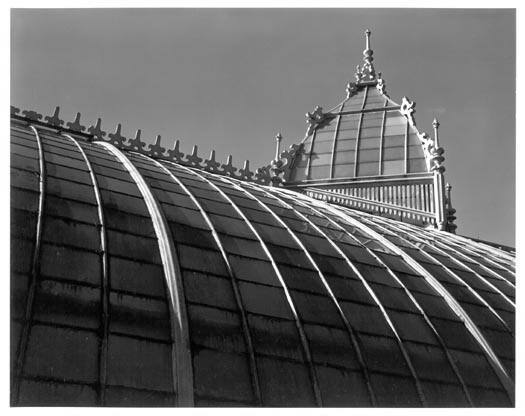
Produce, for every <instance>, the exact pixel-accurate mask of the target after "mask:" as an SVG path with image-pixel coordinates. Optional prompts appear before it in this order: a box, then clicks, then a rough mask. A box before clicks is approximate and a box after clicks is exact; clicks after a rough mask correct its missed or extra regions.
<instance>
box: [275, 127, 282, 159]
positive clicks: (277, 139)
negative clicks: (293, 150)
mask: <svg viewBox="0 0 525 416" xmlns="http://www.w3.org/2000/svg"><path fill="white" fill-rule="evenodd" d="M282 139H283V136H282V134H281V132H279V133H277V134H276V135H275V142H276V147H275V159H276V160H277V159H279V154H280V153H281V140H282Z"/></svg>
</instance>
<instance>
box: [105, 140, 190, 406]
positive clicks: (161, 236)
mask: <svg viewBox="0 0 525 416" xmlns="http://www.w3.org/2000/svg"><path fill="white" fill-rule="evenodd" d="M97 145H99V146H101V147H104V148H106V149H107V150H108V151H109V152H110V153H111V154H113V155H114V156H115V157H116V158H117V159H118V160H119V161H120V162H121V163H122V164H123V165H124V167H125V168H126V169H127V170H128V171H129V173H130V175H131V177H132V178H133V179H134V181H135V182H136V184H137V186H138V188H139V190H140V192H141V194H142V197H143V198H144V202H145V203H146V206H147V208H148V211H149V213H150V216H151V219H152V221H153V227H154V229H155V233H156V234H157V241H158V246H159V251H160V255H161V259H162V264H163V267H164V274H165V278H166V283H167V288H168V291H169V294H170V300H171V302H170V314H171V330H172V336H173V347H172V368H173V370H172V373H173V378H174V380H173V382H174V386H175V393H176V397H177V404H178V405H180V406H192V405H193V372H192V360H191V351H190V347H189V334H188V327H187V322H188V320H187V317H186V304H185V300H184V291H183V283H182V276H181V273H180V267H179V263H178V257H177V253H176V252H175V248H174V245H173V239H172V236H171V232H170V230H169V228H168V226H167V223H166V218H165V217H164V213H163V212H162V210H161V208H160V206H159V203H158V202H157V200H156V199H155V197H154V195H153V193H152V192H151V190H150V188H149V186H148V184H147V183H146V181H145V180H144V178H143V177H142V175H141V174H140V172H139V171H138V170H137V168H136V167H135V166H134V165H133V163H131V161H130V160H129V159H128V158H127V156H126V155H125V154H124V153H122V152H121V151H120V150H119V149H117V148H116V147H115V146H113V145H111V144H109V143H106V142H97Z"/></svg>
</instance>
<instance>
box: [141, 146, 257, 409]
mask: <svg viewBox="0 0 525 416" xmlns="http://www.w3.org/2000/svg"><path fill="white" fill-rule="evenodd" d="M137 154H138V153H137ZM140 156H142V157H144V158H146V159H148V160H150V161H152V162H153V163H154V164H155V165H157V166H158V167H159V168H160V169H162V170H163V171H164V172H165V173H166V174H167V175H168V176H169V177H170V178H171V179H172V180H173V181H174V182H175V183H177V184H178V185H179V186H180V187H181V188H182V189H183V191H184V192H186V193H187V194H188V196H189V198H190V199H191V201H192V202H193V203H194V204H195V206H196V207H197V209H198V210H199V211H200V213H201V215H202V217H203V219H204V221H205V222H206V224H207V225H208V227H210V230H211V234H212V236H213V239H214V240H215V244H217V247H218V248H219V251H220V252H221V256H222V258H223V260H224V263H225V265H226V268H227V270H228V275H229V277H230V282H231V285H232V291H233V295H234V298H235V302H236V304H237V307H238V308H239V312H240V314H241V324H242V329H243V335H244V340H245V343H246V348H247V350H248V355H249V357H250V369H251V375H252V385H253V389H254V393H255V397H256V399H257V403H258V405H259V406H262V404H263V402H262V395H261V388H260V383H259V375H258V374H259V373H258V370H257V364H256V361H255V352H254V348H253V342H252V336H251V333H250V328H249V326H248V319H247V318H246V311H245V309H244V305H243V302H242V299H241V294H240V291H239V287H238V284H237V278H236V276H235V273H234V271H233V268H232V266H231V264H230V260H229V259H228V255H227V254H226V251H225V249H224V246H223V244H222V242H221V239H220V237H219V234H218V233H217V230H216V229H215V226H214V225H213V222H212V221H211V219H210V217H209V216H208V213H207V212H206V211H205V210H204V208H203V207H202V205H201V203H200V202H199V201H198V199H197V197H195V195H194V194H193V193H192V192H191V191H190V190H189V189H188V187H187V186H186V185H185V184H184V183H183V182H182V181H181V180H180V179H179V178H178V177H177V176H176V175H175V174H173V172H172V171H171V169H168V168H167V167H166V166H164V165H163V164H162V163H160V162H159V161H157V160H155V159H153V158H151V157H149V156H146V155H143V154H140ZM180 167H181V168H183V169H185V170H186V171H188V172H191V173H194V172H193V171H192V170H191V169H188V168H186V167H184V166H182V165H181V166H180Z"/></svg>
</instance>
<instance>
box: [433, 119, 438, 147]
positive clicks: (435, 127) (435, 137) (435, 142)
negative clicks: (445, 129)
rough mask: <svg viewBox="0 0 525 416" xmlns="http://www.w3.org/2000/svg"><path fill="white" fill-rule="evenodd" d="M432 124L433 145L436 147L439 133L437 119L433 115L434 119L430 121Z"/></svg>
mask: <svg viewBox="0 0 525 416" xmlns="http://www.w3.org/2000/svg"><path fill="white" fill-rule="evenodd" d="M432 126H433V127H434V146H435V148H436V149H437V148H438V147H439V134H438V129H439V121H438V120H437V118H435V117H434V121H433V122H432Z"/></svg>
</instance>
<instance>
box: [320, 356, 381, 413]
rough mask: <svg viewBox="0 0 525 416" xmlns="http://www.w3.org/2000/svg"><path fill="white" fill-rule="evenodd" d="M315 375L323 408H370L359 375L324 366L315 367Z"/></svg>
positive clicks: (367, 396)
mask: <svg viewBox="0 0 525 416" xmlns="http://www.w3.org/2000/svg"><path fill="white" fill-rule="evenodd" d="M316 373H317V378H318V381H319V389H320V390H321V397H322V399H323V405H324V406H334V407H354V406H358V407H368V406H371V402H370V398H369V393H368V389H367V387H366V384H365V380H364V378H363V376H362V374H361V373H359V372H354V371H345V370H342V369H340V368H333V367H324V366H316Z"/></svg>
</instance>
